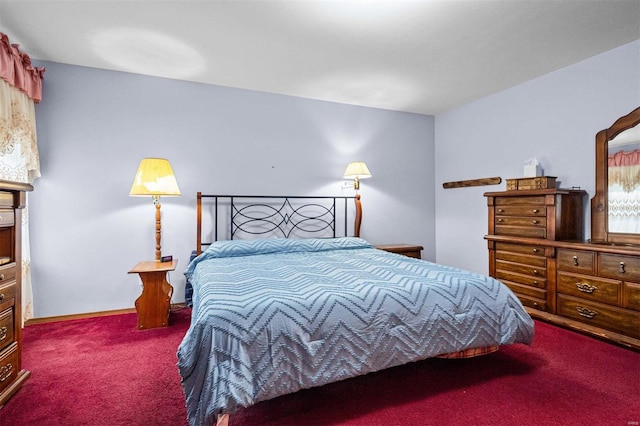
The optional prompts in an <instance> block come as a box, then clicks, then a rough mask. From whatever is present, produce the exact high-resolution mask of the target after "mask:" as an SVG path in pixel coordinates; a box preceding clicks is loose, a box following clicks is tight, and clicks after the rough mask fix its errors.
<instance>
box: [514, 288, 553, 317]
mask: <svg viewBox="0 0 640 426" xmlns="http://www.w3.org/2000/svg"><path fill="white" fill-rule="evenodd" d="M514 293H516V296H518V300H520V302H521V303H522V305H523V306H526V307H528V308H533V309H537V310H539V311H545V312H547V301H546V300H545V299H539V298H535V297H529V296H527V295H524V294H521V293H517V292H515V291H514Z"/></svg>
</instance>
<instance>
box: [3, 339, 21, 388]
mask: <svg viewBox="0 0 640 426" xmlns="http://www.w3.org/2000/svg"><path fill="white" fill-rule="evenodd" d="M16 377H18V343H17V342H13V343H12V344H11V345H10V346H9V347H8V348H7V349H5V350H4V351H2V352H0V392H2V391H3V390H4V389H5V388H7V387H8V386H9V385H10V384H11V383H12V382H13V381H14V380H15V379H16Z"/></svg>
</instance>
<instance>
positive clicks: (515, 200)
mask: <svg viewBox="0 0 640 426" xmlns="http://www.w3.org/2000/svg"><path fill="white" fill-rule="evenodd" d="M544 201H545V196H544V195H534V196H530V197H496V199H495V205H496V206H500V207H502V208H505V207H506V206H517V205H519V204H524V205H535V206H540V207H544V205H545V204H544ZM496 210H497V208H496Z"/></svg>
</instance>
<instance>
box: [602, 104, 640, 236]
mask: <svg viewBox="0 0 640 426" xmlns="http://www.w3.org/2000/svg"><path fill="white" fill-rule="evenodd" d="M639 124H640V108H636V109H635V110H633V111H632V112H630V113H629V114H628V115H625V116H624V117H620V118H619V119H618V120H616V122H615V123H613V125H612V126H611V127H609V128H608V129H605V130H601V131H600V132H598V134H597V135H596V195H595V196H594V197H593V198H592V199H591V242H593V243H609V244H639V245H640V125H639Z"/></svg>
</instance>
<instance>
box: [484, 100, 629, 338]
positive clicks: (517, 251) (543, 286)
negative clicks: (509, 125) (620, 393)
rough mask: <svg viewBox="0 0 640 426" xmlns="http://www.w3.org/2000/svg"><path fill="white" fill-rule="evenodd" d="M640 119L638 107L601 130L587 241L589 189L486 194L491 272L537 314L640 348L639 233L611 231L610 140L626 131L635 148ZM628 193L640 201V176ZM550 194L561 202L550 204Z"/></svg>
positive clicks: (570, 326)
mask: <svg viewBox="0 0 640 426" xmlns="http://www.w3.org/2000/svg"><path fill="white" fill-rule="evenodd" d="M638 124H640V108H637V109H635V110H634V111H632V112H631V113H630V114H628V115H626V116H624V117H621V118H619V119H618V120H616V122H615V123H614V124H613V125H612V126H611V127H610V128H609V129H605V130H602V131H600V132H598V134H597V135H596V194H595V196H594V197H593V198H592V200H591V241H584V240H583V229H582V227H583V211H582V198H583V196H584V195H585V194H586V193H585V192H584V191H574V190H563V189H545V190H532V191H517V190H516V191H506V192H494V193H486V194H485V196H486V197H487V201H488V206H489V232H488V235H487V236H485V239H486V240H487V241H488V248H489V275H491V276H493V277H495V278H498V279H500V280H501V281H503V282H504V283H505V284H506V285H508V286H509V287H510V288H511V289H512V290H513V291H514V292H515V293H516V295H517V296H518V297H519V298H520V300H521V301H522V303H523V304H524V305H525V306H526V307H527V311H528V312H529V313H530V314H531V316H533V317H535V318H538V319H542V320H546V321H549V322H551V323H554V324H557V325H560V326H564V327H568V328H571V329H574V330H577V331H581V332H584V333H587V334H591V335H593V336H598V337H601V338H604V339H607V340H610V341H612V342H616V343H619V344H622V345H625V346H629V347H632V348H635V349H640V233H637V231H636V233H634V232H633V231H630V232H626V233H623V232H619V231H617V232H611V227H610V224H611V223H612V221H611V218H609V212H610V209H609V196H610V186H609V175H610V172H611V171H610V170H609V169H610V166H609V165H608V157H609V155H610V154H609V153H610V152H611V151H616V150H618V149H619V146H618V145H617V144H616V148H615V149H612V150H610V148H611V147H612V146H613V145H614V143H611V144H610V142H611V141H612V140H613V139H614V138H615V139H616V141H617V140H618V139H619V138H620V137H621V135H624V136H625V138H624V139H626V140H631V142H632V145H631V146H637V144H640V136H638V134H639V133H638V132H637V130H638ZM632 129H635V132H633V131H632ZM627 136H628V137H627ZM627 144H628V142H627ZM633 144H635V145H633ZM610 145H611V146H610ZM632 149H633V148H632ZM635 167H640V165H635ZM626 190H627V192H626V197H627V198H628V199H631V198H633V197H635V198H634V199H636V200H640V196H639V194H640V181H638V180H637V178H636V180H635V181H632V182H630V183H629V184H628V185H627V188H626ZM550 194H555V195H554V197H555V204H552V203H549V201H551V199H550V198H547V197H549V196H550ZM543 198H544V200H546V201H545V202H544V203H543V204H544V206H543V204H541V203H540V201H541V200H542V199H543ZM631 205H632V206H633V205H635V207H631V208H630V209H626V214H628V215H631V216H632V220H631V222H637V221H638V220H640V211H639V208H638V203H637V202H636V203H635V204H631Z"/></svg>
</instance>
